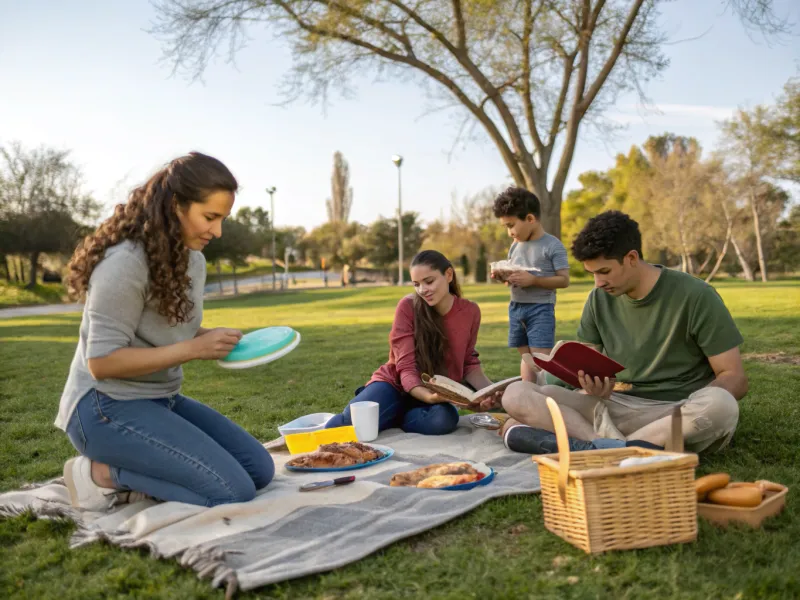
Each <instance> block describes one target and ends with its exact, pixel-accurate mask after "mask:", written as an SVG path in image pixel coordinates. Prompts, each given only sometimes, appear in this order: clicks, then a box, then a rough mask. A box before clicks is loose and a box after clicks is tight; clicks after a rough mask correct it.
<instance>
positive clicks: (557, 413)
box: [547, 397, 569, 502]
mask: <svg viewBox="0 0 800 600" xmlns="http://www.w3.org/2000/svg"><path fill="white" fill-rule="evenodd" d="M547 408H548V409H549V410H550V416H551V417H552V419H553V428H554V429H555V432H556V442H557V443H558V494H559V496H561V501H562V502H566V501H567V481H568V479H569V438H568V437H567V426H566V425H565V424H564V417H562V416H561V409H560V408H558V404H557V403H556V401H555V400H553V399H552V398H550V397H548V398H547Z"/></svg>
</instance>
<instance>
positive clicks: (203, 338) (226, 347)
mask: <svg viewBox="0 0 800 600" xmlns="http://www.w3.org/2000/svg"><path fill="white" fill-rule="evenodd" d="M240 339H242V332H241V331H239V330H238V329H229V328H228V327H216V328H215V329H208V330H206V331H205V333H203V334H201V335H198V336H197V337H196V338H194V339H193V340H191V342H190V343H191V344H192V353H193V358H195V359H200V360H219V359H221V358H225V357H226V356H228V354H230V353H231V350H233V348H234V347H235V346H236V344H238V343H239V340H240Z"/></svg>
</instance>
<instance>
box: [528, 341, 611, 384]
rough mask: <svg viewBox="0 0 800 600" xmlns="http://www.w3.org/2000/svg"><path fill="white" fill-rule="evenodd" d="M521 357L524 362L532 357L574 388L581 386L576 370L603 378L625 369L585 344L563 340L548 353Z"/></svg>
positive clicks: (535, 362) (539, 364)
mask: <svg viewBox="0 0 800 600" xmlns="http://www.w3.org/2000/svg"><path fill="white" fill-rule="evenodd" d="M522 358H523V360H525V362H528V361H529V360H531V359H532V360H533V362H534V364H535V365H536V366H537V367H539V368H540V369H544V370H545V371H547V372H548V373H550V374H551V375H555V376H556V377H558V378H559V379H560V380H561V381H564V382H566V383H568V384H569V385H571V386H572V387H576V388H580V387H581V383H580V381H578V371H583V372H584V373H586V374H587V375H590V376H591V377H599V378H600V379H603V378H604V377H608V378H613V377H614V376H615V375H616V374H617V373H619V372H620V371H623V370H624V369H625V367H623V366H622V365H621V364H619V363H618V362H617V361H615V360H613V359H611V358H609V357H608V356H606V355H605V354H602V353H601V352H598V351H597V350H595V349H594V348H591V347H590V346H587V345H586V344H582V343H581V342H570V341H564V340H562V341H560V342H558V343H557V344H556V345H555V346H554V347H553V349H552V350H551V351H550V354H549V355H547V354H539V353H534V354H533V356H532V357H531V355H530V354H525V355H523V357H522Z"/></svg>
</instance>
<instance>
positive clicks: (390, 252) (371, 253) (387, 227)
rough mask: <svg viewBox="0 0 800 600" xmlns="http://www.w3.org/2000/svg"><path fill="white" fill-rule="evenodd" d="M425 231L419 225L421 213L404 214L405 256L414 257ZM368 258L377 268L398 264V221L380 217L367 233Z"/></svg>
mask: <svg viewBox="0 0 800 600" xmlns="http://www.w3.org/2000/svg"><path fill="white" fill-rule="evenodd" d="M424 236H425V231H424V230H423V228H422V226H421V225H420V224H419V213H416V212H407V213H403V254H404V255H405V256H414V255H415V254H416V253H417V251H418V250H419V249H420V246H421V245H422V242H423V239H424ZM364 237H365V240H366V247H367V253H366V258H367V259H368V260H369V261H370V262H372V264H374V265H375V266H377V267H381V268H386V267H388V266H390V265H393V264H397V256H398V248H397V219H386V218H384V217H379V218H378V219H377V220H376V221H374V222H373V223H372V224H371V225H370V226H369V228H368V230H367V231H366V233H365V236H364Z"/></svg>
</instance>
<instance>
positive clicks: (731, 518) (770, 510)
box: [697, 476, 789, 528]
mask: <svg viewBox="0 0 800 600" xmlns="http://www.w3.org/2000/svg"><path fill="white" fill-rule="evenodd" d="M707 477H708V476H707ZM788 493H789V488H787V487H786V486H785V485H781V484H780V483H773V482H771V481H765V480H763V479H761V480H759V481H755V482H749V481H732V482H730V483H728V484H727V485H726V486H725V487H719V488H717V489H714V490H711V491H709V492H708V494H707V495H706V496H704V497H702V498H698V504H697V514H698V515H700V516H701V517H703V518H704V519H706V520H708V521H711V522H712V523H715V524H716V525H722V526H726V525H728V524H729V523H731V522H736V523H745V524H747V525H750V526H751V527H755V528H757V527H761V523H763V522H764V519H767V518H769V517H772V516H775V515H777V514H778V513H780V512H781V511H782V510H783V509H784V508H785V507H786V495H787V494H788ZM749 496H752V498H750V497H749ZM705 500H707V502H706V501H705Z"/></svg>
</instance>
